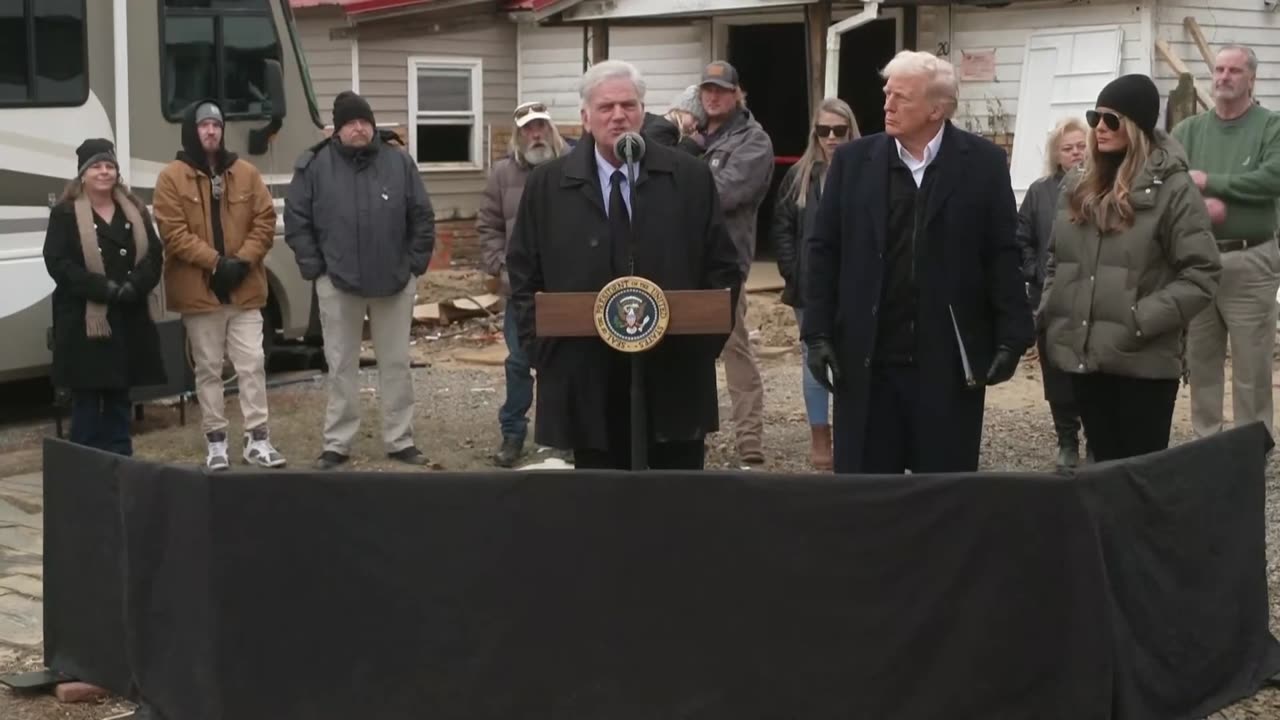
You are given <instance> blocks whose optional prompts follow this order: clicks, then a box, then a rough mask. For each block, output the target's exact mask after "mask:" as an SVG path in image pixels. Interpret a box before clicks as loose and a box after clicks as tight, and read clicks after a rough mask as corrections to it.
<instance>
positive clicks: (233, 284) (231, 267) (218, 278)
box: [209, 256, 249, 293]
mask: <svg viewBox="0 0 1280 720" xmlns="http://www.w3.org/2000/svg"><path fill="white" fill-rule="evenodd" d="M248 274H249V263H247V262H245V261H244V260H241V259H240V258H237V257H225V256H224V257H220V258H218V265H217V267H215V268H214V270H213V276H212V277H210V278H209V287H210V288H212V289H213V291H214V292H215V293H216V292H222V293H230V292H231V291H232V290H235V289H236V288H237V287H239V286H240V283H242V282H244V279H245V276H247V275H248Z"/></svg>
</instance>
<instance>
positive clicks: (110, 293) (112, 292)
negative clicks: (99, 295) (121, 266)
mask: <svg viewBox="0 0 1280 720" xmlns="http://www.w3.org/2000/svg"><path fill="white" fill-rule="evenodd" d="M137 299H138V290H137V289H136V288H135V287H133V283H131V282H127V281H126V282H123V283H118V282H116V281H115V280H108V281H107V302H109V303H112V304H115V303H131V302H134V301H135V300H137Z"/></svg>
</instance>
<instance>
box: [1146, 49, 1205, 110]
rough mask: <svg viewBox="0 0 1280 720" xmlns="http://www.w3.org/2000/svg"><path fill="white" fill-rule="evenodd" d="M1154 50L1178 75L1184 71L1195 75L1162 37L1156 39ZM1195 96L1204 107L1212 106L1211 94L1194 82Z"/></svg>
mask: <svg viewBox="0 0 1280 720" xmlns="http://www.w3.org/2000/svg"><path fill="white" fill-rule="evenodd" d="M1156 52H1158V53H1160V59H1162V60H1164V61H1165V63H1166V64H1167V65H1168V66H1169V67H1171V68H1173V71H1174V72H1176V73H1178V74H1179V75H1182V74H1184V73H1186V74H1189V75H1191V76H1192V77H1195V74H1194V73H1192V72H1191V70H1189V69H1188V68H1187V64H1186V63H1184V62H1182V58H1180V57H1178V56H1177V55H1175V54H1174V53H1173V49H1172V48H1170V47H1169V43H1167V42H1165V40H1164V39H1163V38H1161V39H1159V40H1156ZM1196 98H1197V99H1198V100H1199V101H1200V104H1201V105H1204V106H1205V107H1206V108H1211V107H1213V96H1211V95H1210V94H1209V93H1207V92H1205V90H1204V88H1202V87H1200V84H1199V83H1196Z"/></svg>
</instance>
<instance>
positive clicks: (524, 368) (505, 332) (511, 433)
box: [498, 310, 533, 442]
mask: <svg viewBox="0 0 1280 720" xmlns="http://www.w3.org/2000/svg"><path fill="white" fill-rule="evenodd" d="M502 337H503V339H504V340H505V341H506V343H507V362H506V367H507V399H506V400H504V401H503V403H502V407H501V408H499V410H498V426H499V427H501V428H502V437H504V438H515V439H516V440H519V441H520V442H524V439H525V436H526V435H527V434H528V432H529V408H530V407H532V406H533V373H532V371H531V370H530V369H529V357H528V356H527V355H525V353H524V350H522V349H521V348H520V338H519V336H518V335H517V334H516V316H515V314H514V313H512V312H511V311H510V310H508V311H507V314H506V317H505V319H504V320H503V321H502Z"/></svg>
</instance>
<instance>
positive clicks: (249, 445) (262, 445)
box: [204, 425, 286, 472]
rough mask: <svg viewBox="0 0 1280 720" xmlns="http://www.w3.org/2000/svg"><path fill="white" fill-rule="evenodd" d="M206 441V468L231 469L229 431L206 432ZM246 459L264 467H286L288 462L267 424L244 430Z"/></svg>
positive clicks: (250, 463)
mask: <svg viewBox="0 0 1280 720" xmlns="http://www.w3.org/2000/svg"><path fill="white" fill-rule="evenodd" d="M205 441H206V442H207V443H208V454H207V455H206V457H205V461H204V465H205V468H207V469H208V470H210V471H214V472H217V471H220V470H229V469H230V468H231V460H230V459H229V452H228V448H227V433H226V432H224V431H221V430H218V431H214V432H211V433H206V434H205ZM244 461H245V462H246V463H247V464H249V465H257V466H259V467H264V468H278V467H284V466H285V463H286V461H285V459H284V455H281V454H280V451H279V450H276V449H275V447H274V446H272V444H271V435H270V433H269V432H268V431H267V428H266V426H265V425H264V426H262V427H256V428H254V429H252V430H246V431H245V432H244Z"/></svg>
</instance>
